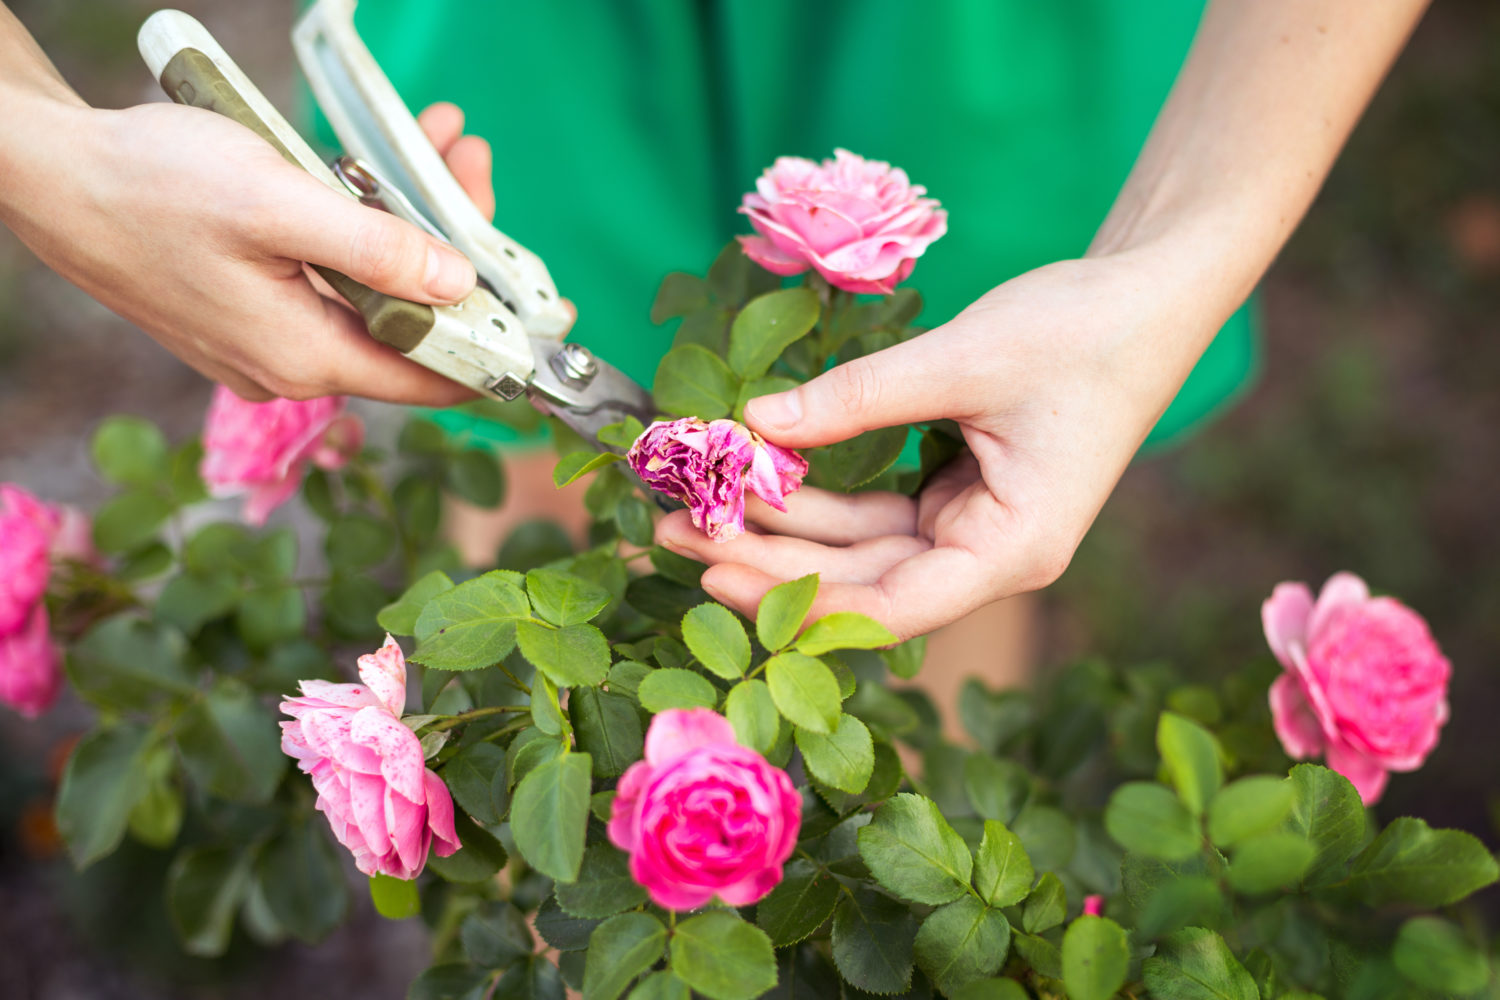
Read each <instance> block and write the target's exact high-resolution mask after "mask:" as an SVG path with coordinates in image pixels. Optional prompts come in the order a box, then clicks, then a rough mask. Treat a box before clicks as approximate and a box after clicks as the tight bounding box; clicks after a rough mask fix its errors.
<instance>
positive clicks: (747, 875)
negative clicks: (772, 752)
mask: <svg viewBox="0 0 1500 1000" xmlns="http://www.w3.org/2000/svg"><path fill="white" fill-rule="evenodd" d="M801 822H802V799H801V797H800V796H799V795H798V794H797V790H796V789H795V788H793V787H792V781H791V779H790V778H789V777H787V774H786V772H785V771H783V770H781V769H780V768H778V767H772V766H771V765H770V764H769V763H768V762H767V761H766V759H765V758H764V757H762V756H761V755H760V754H758V753H756V752H755V751H754V750H751V749H749V748H748V747H744V746H741V745H740V744H739V743H738V742H737V741H736V740H735V738H734V727H733V726H731V725H730V724H729V721H728V720H727V719H725V718H724V717H723V716H721V715H717V714H715V713H714V712H712V711H710V710H709V709H706V708H694V709H690V710H683V709H675V708H674V709H669V710H668V711H665V712H662V713H661V714H660V715H657V716H656V717H655V718H654V719H652V720H651V728H650V730H649V731H648V732H647V733H646V753H645V759H644V760H641V761H637V762H636V763H634V764H632V765H630V768H629V770H627V771H626V772H625V774H624V775H623V776H622V777H621V778H620V783H619V786H618V790H617V792H616V795H615V800H614V804H613V806H612V812H611V813H610V820H609V839H610V840H611V841H613V842H614V845H615V846H616V847H618V848H619V849H620V850H622V851H625V852H626V853H627V854H629V855H630V874H631V876H632V877H634V878H635V880H636V881H637V882H639V883H640V884H641V885H643V886H644V887H645V888H646V891H647V892H649V893H650V894H651V899H652V900H653V901H654V902H655V903H656V904H657V905H658V906H662V907H666V908H667V909H669V910H692V909H696V908H698V907H700V906H703V905H704V904H706V903H708V902H710V901H712V900H713V899H715V898H717V899H719V900H721V901H723V902H725V903H727V904H729V905H730V906H748V905H749V904H751V903H754V902H756V901H757V900H759V899H761V898H762V897H763V896H765V895H766V893H768V892H770V891H771V890H772V889H773V888H774V887H775V886H776V884H777V883H778V882H780V881H781V868H782V865H783V864H784V863H785V862H786V859H787V858H788V857H789V856H790V855H791V853H792V850H793V848H795V847H796V845H797V830H798V828H799V827H800V826H801Z"/></svg>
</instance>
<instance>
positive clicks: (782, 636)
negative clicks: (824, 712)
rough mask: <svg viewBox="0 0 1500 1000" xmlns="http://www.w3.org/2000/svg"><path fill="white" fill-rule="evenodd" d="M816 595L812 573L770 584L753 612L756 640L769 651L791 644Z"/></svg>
mask: <svg viewBox="0 0 1500 1000" xmlns="http://www.w3.org/2000/svg"><path fill="white" fill-rule="evenodd" d="M817 596H818V574H816V573H812V574H810V575H808V576H804V577H801V578H799V579H796V580H788V581H787V582H786V583H782V584H778V585H776V586H775V587H772V588H771V589H770V591H769V592H767V594H766V596H765V597H764V598H762V599H761V602H760V609H759V610H758V611H757V612H756V613H755V634H756V635H757V636H759V638H760V644H761V645H762V646H764V647H766V649H768V650H770V651H771V652H773V653H775V652H777V651H778V650H781V649H785V648H786V647H787V646H789V645H791V642H792V640H793V639H795V638H796V637H797V631H798V629H800V628H802V622H803V619H805V618H806V617H807V613H808V612H809V611H810V610H812V603H813V598H815V597H817ZM831 724H832V723H831V722H830V725H831Z"/></svg>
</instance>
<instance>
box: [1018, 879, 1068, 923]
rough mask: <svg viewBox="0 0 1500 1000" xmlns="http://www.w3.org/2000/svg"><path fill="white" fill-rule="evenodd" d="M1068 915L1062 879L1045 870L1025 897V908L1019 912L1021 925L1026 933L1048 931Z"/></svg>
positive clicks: (1065, 892)
mask: <svg viewBox="0 0 1500 1000" xmlns="http://www.w3.org/2000/svg"><path fill="white" fill-rule="evenodd" d="M1067 915H1068V894H1067V891H1066V890H1065V889H1063V884H1062V880H1061V879H1059V878H1058V877H1057V876H1056V875H1055V874H1053V873H1052V872H1047V873H1046V874H1044V875H1043V876H1042V877H1041V880H1040V881H1038V882H1037V884H1036V888H1035V889H1033V890H1031V895H1029V896H1027V897H1026V909H1025V910H1023V911H1022V912H1021V926H1022V927H1023V928H1025V930H1026V932H1027V933H1028V934H1040V933H1042V932H1043V931H1049V930H1051V929H1052V928H1054V927H1056V926H1057V925H1058V924H1060V923H1062V922H1063V918H1064V917H1066V916H1067Z"/></svg>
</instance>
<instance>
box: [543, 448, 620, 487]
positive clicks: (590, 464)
mask: <svg viewBox="0 0 1500 1000" xmlns="http://www.w3.org/2000/svg"><path fill="white" fill-rule="evenodd" d="M624 460H625V456H624V455H617V454H615V453H614V452H612V451H599V452H594V451H570V452H568V453H567V454H566V455H564V456H563V457H562V458H560V459H558V460H557V465H556V466H555V467H554V468H553V470H552V485H553V486H556V487H557V488H558V489H562V488H563V487H564V486H570V485H572V484H573V483H576V482H578V480H580V479H582V478H583V477H584V476H586V475H588V474H589V473H590V472H593V471H594V470H595V469H602V468H604V467H605V466H606V465H614V464H615V463H616V462H622V461H624Z"/></svg>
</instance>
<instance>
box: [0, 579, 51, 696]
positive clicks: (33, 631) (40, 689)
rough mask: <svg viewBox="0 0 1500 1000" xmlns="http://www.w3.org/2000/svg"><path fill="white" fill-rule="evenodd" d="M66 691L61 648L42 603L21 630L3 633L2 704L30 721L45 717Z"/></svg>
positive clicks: (0, 648)
mask: <svg viewBox="0 0 1500 1000" xmlns="http://www.w3.org/2000/svg"><path fill="white" fill-rule="evenodd" d="M61 689H62V668H61V663H60V661H59V656H58V652H57V646H56V644H54V643H53V641H52V636H51V634H50V632H49V631H48V627H47V609H46V608H45V607H43V606H42V605H41V604H40V603H38V604H37V605H36V606H35V607H34V608H33V609H32V612H31V616H30V617H29V618H28V619H27V620H26V621H25V622H24V623H23V624H22V625H21V627H20V628H18V629H14V630H12V631H10V632H7V633H4V634H0V702H3V703H4V704H6V705H9V706H10V707H11V708H14V709H15V710H16V711H18V712H20V713H21V714H22V715H24V716H26V717H27V718H29V719H34V718H36V717H37V716H38V715H41V714H42V713H43V712H45V711H46V710H47V709H48V708H51V707H52V703H53V702H54V701H56V700H57V692H58V691H59V690H61Z"/></svg>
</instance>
